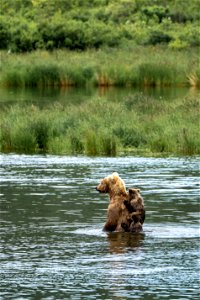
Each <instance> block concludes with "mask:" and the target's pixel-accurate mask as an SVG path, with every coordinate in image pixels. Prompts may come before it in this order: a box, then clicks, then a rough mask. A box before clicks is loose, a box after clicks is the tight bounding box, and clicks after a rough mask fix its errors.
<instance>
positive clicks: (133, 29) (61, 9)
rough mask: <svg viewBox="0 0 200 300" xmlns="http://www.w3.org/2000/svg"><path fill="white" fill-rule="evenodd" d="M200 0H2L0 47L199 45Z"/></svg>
mask: <svg viewBox="0 0 200 300" xmlns="http://www.w3.org/2000/svg"><path fill="white" fill-rule="evenodd" d="M199 11H200V1H199V0H190V1H188V0H168V1H166V0H154V1H152V0H9V1H8V0H1V13H2V14H1V16H0V47H1V49H10V50H11V51H13V52H15V51H31V50H35V49H48V50H52V49H58V48H67V49H71V50H75V49H80V50H85V49H86V48H99V47H102V46H109V47H116V46H119V45H124V44H127V43H128V42H129V41H131V42H133V43H135V44H140V45H156V44H160V43H165V44H167V45H168V46H169V47H170V48H175V49H182V48H188V47H190V46H199V45H200V34H199V21H200V14H199Z"/></svg>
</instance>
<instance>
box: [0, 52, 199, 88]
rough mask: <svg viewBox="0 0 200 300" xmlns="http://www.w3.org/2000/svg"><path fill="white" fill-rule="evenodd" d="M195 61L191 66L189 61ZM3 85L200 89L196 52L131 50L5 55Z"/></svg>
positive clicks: (2, 75) (2, 70) (1, 76)
mask: <svg viewBox="0 0 200 300" xmlns="http://www.w3.org/2000/svg"><path fill="white" fill-rule="evenodd" d="M191 57H192V62H191ZM0 71H1V73H0V85H5V86H18V87H28V86H36V87H37V86H39V87H47V86H59V87H60V86H88V85H92V86H123V87H125V86H170V85H171V86H172V85H188V86H189V85H191V86H196V87H199V82H200V69H199V56H198V50H197V49H195V48H193V49H189V50H182V51H173V50H169V49H165V48H161V47H139V46H137V47H131V48H128V49H126V48H124V49H118V50H116V49H112V50H111V49H109V51H108V50H107V49H104V50H99V51H94V50H93V51H92V50H88V51H85V52H70V51H64V50H62V51H55V52H51V53H50V52H45V51H36V52H32V53H26V54H12V53H11V54H8V53H6V52H1V69H0Z"/></svg>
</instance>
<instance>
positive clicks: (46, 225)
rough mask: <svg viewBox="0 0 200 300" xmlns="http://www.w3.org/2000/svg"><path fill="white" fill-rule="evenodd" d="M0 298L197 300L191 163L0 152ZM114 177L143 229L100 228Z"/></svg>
mask: <svg viewBox="0 0 200 300" xmlns="http://www.w3.org/2000/svg"><path fill="white" fill-rule="evenodd" d="M0 159H1V172H2V176H1V190H0V196H1V198H0V221H1V231H0V235H1V236H0V238H1V244H0V263H1V268H0V282H1V285H0V299H110V300H111V299H199V275H200V273H199V267H198V264H197V260H198V258H199V234H200V231H199V203H198V200H199V190H198V184H199V178H198V175H199V160H198V158H197V157H193V158H192V157H190V158H187V157H186V158H143V157H122V158H120V157H119V158H89V157H65V156H63V157H61V156H28V155H14V154H13V155H1V156H0ZM114 170H115V171H118V172H119V174H120V176H121V177H122V178H123V179H124V180H125V182H126V185H127V187H133V186H135V187H138V188H140V189H141V191H142V196H143V197H144V200H145V206H146V211H147V215H146V220H145V223H144V233H142V234H132V233H105V232H103V231H102V228H103V224H104V222H105V218H106V208H107V205H108V197H107V195H102V194H99V193H97V192H96V191H95V186H96V185H97V183H98V182H99V181H100V179H101V178H103V177H105V176H106V175H108V174H110V173H112V172H113V171H114Z"/></svg>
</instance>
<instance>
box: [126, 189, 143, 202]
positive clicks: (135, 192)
mask: <svg viewBox="0 0 200 300" xmlns="http://www.w3.org/2000/svg"><path fill="white" fill-rule="evenodd" d="M139 197H140V189H129V190H128V199H129V201H130V200H133V199H137V198H139Z"/></svg>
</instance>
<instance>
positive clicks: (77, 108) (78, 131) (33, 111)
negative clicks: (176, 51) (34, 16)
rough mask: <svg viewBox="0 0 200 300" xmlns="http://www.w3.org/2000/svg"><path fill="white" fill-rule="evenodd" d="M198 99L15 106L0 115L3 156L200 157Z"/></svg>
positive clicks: (136, 97)
mask: <svg viewBox="0 0 200 300" xmlns="http://www.w3.org/2000/svg"><path fill="white" fill-rule="evenodd" d="M199 104H200V103H199V99H197V98H193V97H191V96H190V97H186V98H184V99H182V98H181V99H176V100H174V101H173V102H172V101H170V102H167V101H165V100H162V99H155V98H151V97H147V96H145V95H143V94H141V93H138V94H135V95H130V96H129V97H126V98H125V99H124V100H123V102H121V103H119V102H110V101H108V100H107V99H104V98H93V99H90V100H88V101H85V102H84V103H82V104H80V105H73V104H71V105H67V106H62V105H61V104H58V103H57V104H52V105H50V106H49V107H46V108H43V109H41V108H38V107H37V106H33V105H26V106H20V105H15V106H12V107H7V108H5V109H4V111H3V112H2V116H1V121H0V126H1V127H0V128H1V130H0V146H1V151H3V152H19V153H39V152H44V153H54V154H62V153H63V154H85V155H90V156H94V155H106V156H116V155H119V154H121V153H125V152H129V151H142V152H147V153H174V154H183V155H193V154H199V153H200V139H199Z"/></svg>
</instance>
